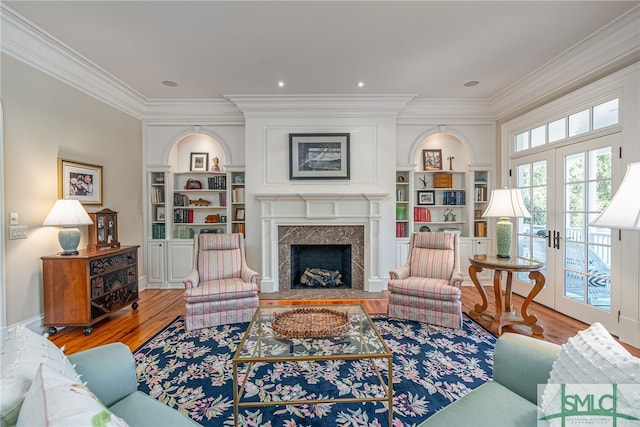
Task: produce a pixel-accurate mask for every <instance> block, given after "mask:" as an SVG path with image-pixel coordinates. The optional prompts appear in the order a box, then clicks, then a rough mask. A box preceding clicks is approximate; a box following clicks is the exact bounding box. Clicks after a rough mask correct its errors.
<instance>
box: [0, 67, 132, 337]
mask: <svg viewBox="0 0 640 427" xmlns="http://www.w3.org/2000/svg"><path fill="white" fill-rule="evenodd" d="M2 104H3V107H4V165H3V168H4V171H3V172H4V180H5V181H4V197H5V198H4V211H5V213H6V215H8V214H9V213H10V212H17V213H18V214H19V221H20V224H21V225H26V226H28V228H29V237H28V238H27V239H20V240H9V239H8V227H7V228H4V229H3V231H2V232H3V239H4V241H5V249H6V254H5V260H6V301H7V304H6V313H3V315H6V320H7V324H8V325H11V324H14V323H17V322H22V321H25V320H27V321H33V322H36V323H37V322H39V319H40V315H41V313H42V312H43V291H42V263H41V261H40V257H41V256H44V255H50V254H52V253H56V252H59V251H60V247H59V245H58V239H57V229H56V228H53V227H42V222H43V221H44V218H45V217H46V215H47V214H48V212H49V210H50V209H51V207H52V206H53V204H54V203H55V201H56V199H57V197H58V178H57V176H58V171H57V159H58V157H62V158H67V159H71V160H76V161H80V162H86V163H91V164H98V165H102V166H103V168H104V169H103V181H104V193H103V202H104V203H103V206H93V207H90V206H89V207H87V210H88V211H96V210H100V209H101V208H102V207H108V208H111V209H113V210H116V211H118V212H119V213H120V214H119V216H118V229H119V240H120V242H121V243H123V244H137V245H141V244H142V197H141V195H142V169H141V167H140V165H141V164H142V156H141V154H142V152H141V144H140V140H141V125H140V121H138V120H137V119H134V118H132V117H131V116H129V115H127V114H124V113H122V112H120V111H118V110H115V109H113V108H112V107H109V106H107V105H106V104H104V103H102V102H100V101H97V100H96V99H94V98H92V97H90V96H88V95H86V94H84V93H81V92H79V91H77V90H75V89H73V88H71V87H70V86H68V85H67V84H65V83H62V82H60V81H59V80H56V79H53V78H51V77H49V76H47V75H45V74H44V73H42V72H40V71H37V70H35V69H34V68H32V67H29V66H26V65H24V64H23V63H21V62H18V61H16V60H14V59H12V58H9V57H6V56H2ZM81 231H82V233H83V239H82V241H81V242H80V247H81V248H82V247H83V246H86V244H87V240H86V233H87V231H86V227H82V229H81ZM142 265H144V264H143V258H142V257H141V259H140V266H142ZM140 273H141V274H142V273H143V270H142V269H141V270H140Z"/></svg>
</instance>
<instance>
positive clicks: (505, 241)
mask: <svg viewBox="0 0 640 427" xmlns="http://www.w3.org/2000/svg"><path fill="white" fill-rule="evenodd" d="M496 231H497V238H498V254H497V256H498V258H511V236H512V233H513V223H512V222H511V221H509V218H500V219H499V220H498V222H497V223H496Z"/></svg>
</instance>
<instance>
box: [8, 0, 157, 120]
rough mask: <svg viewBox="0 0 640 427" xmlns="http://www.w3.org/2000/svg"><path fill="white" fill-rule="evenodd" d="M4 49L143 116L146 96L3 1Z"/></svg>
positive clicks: (17, 57)
mask: <svg viewBox="0 0 640 427" xmlns="http://www.w3.org/2000/svg"><path fill="white" fill-rule="evenodd" d="M0 25H1V27H2V43H1V44H0V49H1V50H2V53H5V54H7V55H9V56H11V57H13V58H15V59H17V60H19V61H22V62H24V63H26V64H28V65H30V66H32V67H34V68H36V69H38V70H40V71H42V72H43V73H45V74H47V75H49V76H51V77H53V78H55V79H58V80H60V81H62V82H64V83H66V84H68V85H69V86H71V87H74V88H75V89H77V90H79V91H81V92H83V93H86V94H88V95H90V96H92V97H94V98H96V99H98V100H100V101H102V102H104V103H106V104H108V105H110V106H112V107H114V108H116V109H118V110H121V111H123V112H125V113H127V114H129V115H132V116H134V117H136V118H138V119H141V118H142V114H141V113H142V111H143V110H144V107H145V103H146V100H145V99H144V97H142V96H141V95H140V94H139V93H137V92H136V91H134V90H133V89H131V88H130V87H128V86H127V85H126V84H124V83H123V82H121V81H120V80H118V79H116V78H115V77H113V76H112V75H110V74H109V73H107V72H106V71H105V70H103V69H102V68H100V67H99V66H98V65H96V64H95V63H93V62H91V61H90V60H89V59H87V58H85V57H84V56H82V55H80V54H79V53H78V52H76V51H74V50H72V49H70V48H69V47H67V46H65V45H64V44H62V43H60V42H59V41H57V40H56V39H54V38H53V37H51V36H50V35H49V34H47V33H46V32H44V31H43V30H41V29H39V28H38V27H37V26H35V25H34V24H32V23H31V22H29V21H27V20H26V19H24V18H22V17H21V16H20V15H18V14H17V13H15V12H14V11H13V10H12V9H10V8H9V7H8V6H6V5H5V4H4V3H0Z"/></svg>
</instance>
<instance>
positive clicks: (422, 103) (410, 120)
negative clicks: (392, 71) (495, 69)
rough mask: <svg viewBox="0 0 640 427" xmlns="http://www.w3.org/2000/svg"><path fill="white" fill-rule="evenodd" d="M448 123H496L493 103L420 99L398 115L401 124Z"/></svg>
mask: <svg viewBox="0 0 640 427" xmlns="http://www.w3.org/2000/svg"><path fill="white" fill-rule="evenodd" d="M431 120H437V121H439V122H441V121H442V120H447V122H448V123H449V122H456V121H464V122H465V123H469V122H470V121H479V122H481V123H485V122H487V121H495V113H494V111H493V106H492V105H491V102H490V101H489V100H487V99H435V98H434V99H430V98H419V99H416V100H414V101H413V102H411V103H409V104H408V105H407V106H406V108H404V109H403V110H402V111H401V112H400V114H399V115H398V123H399V124H405V125H410V124H424V122H425V121H427V122H430V121H431Z"/></svg>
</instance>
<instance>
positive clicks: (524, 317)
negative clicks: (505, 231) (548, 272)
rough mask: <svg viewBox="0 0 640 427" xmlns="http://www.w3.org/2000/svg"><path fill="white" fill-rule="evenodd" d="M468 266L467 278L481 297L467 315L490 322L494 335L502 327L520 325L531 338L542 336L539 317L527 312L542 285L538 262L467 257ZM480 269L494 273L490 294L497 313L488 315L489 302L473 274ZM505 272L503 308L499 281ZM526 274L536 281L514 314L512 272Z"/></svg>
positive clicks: (542, 276) (519, 259)
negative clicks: (493, 296) (530, 333)
mask: <svg viewBox="0 0 640 427" xmlns="http://www.w3.org/2000/svg"><path fill="white" fill-rule="evenodd" d="M469 263H470V264H471V265H470V266H469V275H470V276H471V280H472V281H473V284H474V285H476V288H478V292H480V296H481V297H482V304H476V305H475V309H474V310H472V311H470V312H469V316H470V317H471V318H472V319H474V320H480V319H485V320H489V321H490V322H491V329H492V330H493V329H494V328H495V331H494V332H495V333H497V334H498V335H500V334H502V328H503V327H504V326H507V325H523V326H527V327H530V328H531V332H532V334H533V335H534V336H542V334H543V333H544V328H543V326H542V325H541V324H540V323H538V318H537V317H536V316H534V315H532V314H529V313H527V309H528V308H529V305H530V304H531V302H532V301H533V299H534V298H535V297H536V295H538V293H539V292H540V290H541V289H542V288H543V286H544V282H545V279H544V275H543V274H542V273H541V272H540V270H542V268H543V267H544V264H543V263H541V262H538V261H534V260H529V259H522V258H498V257H496V256H486V257H482V258H480V257H470V258H469ZM483 268H489V269H491V270H494V273H493V291H494V293H495V297H496V312H495V313H488V312H487V307H488V305H489V304H488V300H487V294H486V292H485V290H484V288H483V287H482V285H480V282H479V281H478V278H477V277H476V274H477V273H479V272H481V271H482V269H483ZM503 271H506V272H507V284H506V288H505V294H504V306H503V304H502V291H501V283H500V279H501V277H502V272H503ZM527 271H528V272H529V278H530V279H532V280H535V284H534V286H533V287H532V288H531V291H530V292H529V295H527V297H526V299H525V300H524V303H523V304H522V308H521V309H520V314H519V315H518V314H516V312H515V310H514V309H513V307H512V305H511V280H512V274H513V273H514V272H516V273H519V272H527Z"/></svg>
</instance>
